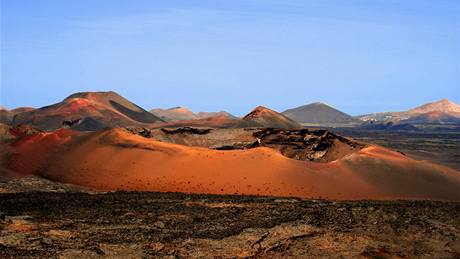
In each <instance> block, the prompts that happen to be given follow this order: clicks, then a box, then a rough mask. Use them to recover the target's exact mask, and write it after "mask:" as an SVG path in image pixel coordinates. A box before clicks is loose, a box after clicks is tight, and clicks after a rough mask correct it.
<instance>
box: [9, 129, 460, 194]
mask: <svg viewBox="0 0 460 259" xmlns="http://www.w3.org/2000/svg"><path fill="white" fill-rule="evenodd" d="M47 134H50V133H47ZM53 134H56V135H57V136H55V137H51V135H44V136H42V137H34V138H30V139H31V140H32V141H27V139H24V140H21V141H19V143H16V144H15V147H14V149H15V151H14V152H16V153H15V155H13V156H12V157H13V158H15V159H12V160H9V161H4V162H5V163H4V164H5V165H6V167H8V168H10V169H11V170H13V169H14V170H16V171H18V173H22V174H30V173H36V174H39V175H41V176H44V177H47V178H49V179H52V180H55V181H60V182H66V183H73V184H78V185H83V186H88V187H93V188H96V189H102V190H117V189H123V190H149V191H178V192H190V193H216V194H233V193H238V194H258V195H276V196H298V197H304V198H319V197H321V198H327V199H436V200H456V201H460V191H459V190H460V172H458V171H455V170H453V169H450V168H447V167H443V166H440V165H436V164H432V163H429V162H424V161H416V160H413V159H411V158H408V157H406V156H403V155H401V154H399V153H397V152H393V151H390V150H387V149H384V148H382V147H378V146H370V147H367V148H364V149H362V150H361V151H359V152H356V153H353V154H350V155H348V156H346V157H344V158H341V159H339V160H336V161H333V162H330V163H314V162H304V161H297V160H293V159H289V158H286V157H284V156H282V155H281V154H280V153H278V152H277V151H275V150H273V149H270V148H254V149H248V150H232V151H217V150H210V149H206V148H199V147H187V146H181V145H176V144H171V143H164V142H159V141H156V140H153V139H146V138H143V137H141V136H138V135H133V134H130V133H128V132H127V131H125V130H123V129H112V130H108V131H102V132H94V133H78V134H76V133H74V132H71V131H64V132H63V131H60V132H55V133H53ZM30 139H29V140H30ZM50 140H52V141H51V142H52V144H47V145H44V143H50ZM37 152H39V153H40V155H34V154H36V153H37Z"/></svg>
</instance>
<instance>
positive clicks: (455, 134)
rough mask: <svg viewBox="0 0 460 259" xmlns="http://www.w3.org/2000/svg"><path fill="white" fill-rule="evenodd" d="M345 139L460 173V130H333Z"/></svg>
mask: <svg viewBox="0 0 460 259" xmlns="http://www.w3.org/2000/svg"><path fill="white" fill-rule="evenodd" d="M330 130H332V131H333V132H336V133H337V134H340V135H342V136H347V137H351V138H353V139H355V140H359V141H363V142H366V143H373V144H377V145H382V146H384V147H387V148H390V149H392V150H398V151H401V152H403V153H405V154H407V155H410V156H411V157H414V158H416V159H420V160H428V161H433V162H435V163H439V164H442V165H446V166H449V167H452V168H454V169H456V170H460V151H459V150H460V128H454V129H452V130H446V129H430V130H427V131H417V132H413V131H404V130H399V131H380V130H378V131H376V130H360V129H354V128H341V129H330Z"/></svg>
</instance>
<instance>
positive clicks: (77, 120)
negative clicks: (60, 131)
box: [12, 91, 162, 130]
mask: <svg viewBox="0 0 460 259" xmlns="http://www.w3.org/2000/svg"><path fill="white" fill-rule="evenodd" d="M161 121H162V120H161V119H160V118H158V117H157V116H155V115H153V114H151V113H149V112H147V111H146V110H144V109H142V108H141V107H139V106H137V105H136V104H134V103H132V102H130V101H128V100H127V99H125V98H124V97H122V96H120V95H119V94H117V93H115V92H112V91H110V92H81V93H75V94H72V95H70V96H69V97H67V98H65V99H64V100H63V101H62V102H59V103H56V104H53V105H50V106H45V107H42V108H39V109H36V110H32V111H28V112H23V113H19V114H17V115H16V116H15V117H14V118H13V122H12V124H13V125H19V124H29V125H32V126H34V127H37V128H39V129H42V130H54V129H57V128H60V127H63V126H64V127H71V128H73V129H76V130H100V129H103V128H110V127H117V126H131V125H140V124H148V123H154V122H161Z"/></svg>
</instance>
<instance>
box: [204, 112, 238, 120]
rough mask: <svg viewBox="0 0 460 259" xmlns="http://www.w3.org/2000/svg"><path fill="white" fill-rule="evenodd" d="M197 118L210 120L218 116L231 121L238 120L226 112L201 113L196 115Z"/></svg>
mask: <svg viewBox="0 0 460 259" xmlns="http://www.w3.org/2000/svg"><path fill="white" fill-rule="evenodd" d="M196 116H197V117H198V118H200V119H205V118H210V117H216V116H225V117H228V118H230V119H236V118H237V117H236V116H234V115H232V114H230V113H228V112H226V111H219V112H199V113H196Z"/></svg>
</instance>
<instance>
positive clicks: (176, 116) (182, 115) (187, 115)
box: [150, 107, 198, 121]
mask: <svg viewBox="0 0 460 259" xmlns="http://www.w3.org/2000/svg"><path fill="white" fill-rule="evenodd" d="M150 112H151V113H152V114H154V115H155V116H157V117H159V118H161V119H162V120H164V121H180V120H195V119H198V116H197V115H196V114H194V113H193V112H192V111H190V110H189V109H187V108H184V107H173V108H170V109H159V108H158V109H152V110H150Z"/></svg>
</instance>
